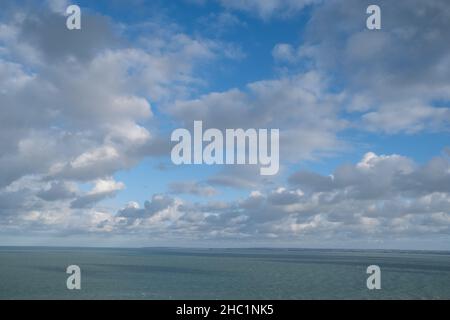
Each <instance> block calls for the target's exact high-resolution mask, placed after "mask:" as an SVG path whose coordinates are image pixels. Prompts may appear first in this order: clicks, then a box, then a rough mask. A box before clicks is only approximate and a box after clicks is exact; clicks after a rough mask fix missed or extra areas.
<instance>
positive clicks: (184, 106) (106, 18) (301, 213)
mask: <svg viewBox="0 0 450 320" xmlns="http://www.w3.org/2000/svg"><path fill="white" fill-rule="evenodd" d="M71 4H76V5H78V6H79V7H80V8H81V12H82V16H81V30H68V29H67V28H66V19H67V17H66V14H65V12H66V8H67V7H68V6H69V5H71ZM371 4H376V5H378V6H379V7H380V9H381V29H380V30H369V29H367V28H366V19H367V18H368V14H367V13H366V9H367V7H368V6H369V5H371ZM194 121H202V122H203V125H204V127H205V128H217V129H219V130H225V129H237V128H244V129H249V128H256V129H272V128H276V129H279V130H280V170H279V172H278V173H277V174H276V175H271V176H262V175H260V170H259V166H258V165H179V166H177V165H174V164H173V163H172V161H171V157H170V155H171V149H172V147H173V146H174V143H173V142H171V140H170V138H171V133H172V132H173V130H175V129H177V128H187V129H192V127H193V123H194ZM449 124H450V4H449V3H448V1H447V0H429V1H421V0H420V1H419V0H397V1H382V0H379V1H378V0H377V1H375V0H373V1H372V0H371V1H365V0H363V1H361V0H345V1H343V0H341V1H335V0H329V1H324V0H266V1H259V0H240V1H239V0H227V1H225V0H209V1H208V0H177V1H170V2H169V1H161V0H156V1H144V0H128V1H120V0H108V1H106V0H98V1H87V0H83V1H82V0H80V1H73V2H69V1H66V0H46V1H43V2H39V3H38V2H37V1H31V0H29V1H27V0H17V1H12V0H3V1H2V4H1V10H0V245H41V246H53V245H57V246H93V247H102V246H117V247H149V246H187V247H189V246H192V247H309V248H311V247H314V248H371V249H373V248H376V249H381V248H398V249H433V250H450V241H449V240H450V143H449V141H450V139H449V138H450V134H449V128H450V126H449Z"/></svg>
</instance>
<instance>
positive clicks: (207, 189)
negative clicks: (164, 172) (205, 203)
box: [169, 181, 217, 197]
mask: <svg viewBox="0 0 450 320" xmlns="http://www.w3.org/2000/svg"><path fill="white" fill-rule="evenodd" d="M169 189H170V192H171V193H174V194H192V195H196V196H203V197H211V196H214V195H216V194H217V190H216V189H214V188H213V187H211V186H208V185H205V184H202V183H198V182H190V181H188V182H174V183H171V184H170V185H169Z"/></svg>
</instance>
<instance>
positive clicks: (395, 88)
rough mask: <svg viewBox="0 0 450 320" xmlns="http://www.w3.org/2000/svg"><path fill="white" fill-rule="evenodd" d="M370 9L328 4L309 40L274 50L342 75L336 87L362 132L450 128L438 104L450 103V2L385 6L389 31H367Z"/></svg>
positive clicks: (310, 28) (310, 25) (309, 27)
mask: <svg viewBox="0 0 450 320" xmlns="http://www.w3.org/2000/svg"><path fill="white" fill-rule="evenodd" d="M369 4H371V2H369V1H357V0H355V1H353V0H352V1H327V2H324V4H323V5H322V6H318V7H316V9H315V11H314V14H313V16H312V19H311V20H310V21H309V23H308V25H307V29H306V31H305V40H304V42H303V43H302V44H301V45H300V46H299V47H298V48H296V49H294V48H290V47H285V45H283V44H280V45H278V46H277V47H275V49H274V52H278V51H280V50H281V49H283V48H284V51H283V50H281V51H282V52H281V53H283V52H284V55H285V56H286V55H287V56H290V52H291V51H293V52H297V53H298V55H297V56H298V58H299V63H300V61H301V63H305V61H309V62H310V64H311V65H312V66H313V67H314V68H315V69H316V70H319V71H321V72H323V73H324V74H332V75H335V77H334V80H335V81H334V83H335V85H336V86H342V87H344V88H345V89H344V92H343V93H345V94H346V95H347V99H348V102H347V104H348V108H347V110H349V111H350V112H354V113H355V116H356V117H358V115H360V116H361V117H360V119H359V121H355V122H356V123H355V125H357V126H358V128H359V129H361V130H369V131H373V132H384V133H389V134H396V133H405V132H406V133H417V132H421V131H432V132H439V131H447V130H448V125H449V120H450V114H449V108H448V106H446V105H445V104H444V106H439V105H437V104H436V102H437V101H441V102H445V101H447V102H448V101H449V100H450V87H449V84H450V78H449V73H448V72H445V71H444V70H448V67H449V63H450V45H449V43H450V38H449V33H448V32H447V30H448V29H449V28H450V23H449V21H450V11H449V10H448V3H447V1H445V0H433V1H427V2H422V1H404V0H401V1H395V2H392V1H378V2H377V5H379V6H380V8H381V14H382V28H381V30H376V31H372V30H367V29H366V28H365V19H366V18H367V15H366V14H365V10H366V8H367V6H368V5H369ZM430 17H433V18H430ZM337 26H338V27H337ZM280 46H281V47H280ZM277 48H278V49H277ZM280 48H281V49H280ZM281 53H280V52H278V56H280V54H281ZM292 60H293V59H292V58H290V59H287V61H288V62H292Z"/></svg>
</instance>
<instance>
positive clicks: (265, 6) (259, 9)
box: [220, 0, 321, 20]
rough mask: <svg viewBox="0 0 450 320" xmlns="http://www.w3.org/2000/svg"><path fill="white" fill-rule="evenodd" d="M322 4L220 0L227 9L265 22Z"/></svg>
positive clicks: (307, 0)
mask: <svg viewBox="0 0 450 320" xmlns="http://www.w3.org/2000/svg"><path fill="white" fill-rule="evenodd" d="M320 2H321V0H265V1H259V0H220V3H221V4H222V6H224V7H225V8H227V9H232V10H239V11H244V12H247V13H251V14H256V15H258V16H259V17H261V18H262V19H265V20H267V19H270V18H272V17H274V16H281V17H289V16H293V15H294V14H296V13H298V12H300V11H301V10H303V9H305V7H307V6H310V5H312V4H318V3H320Z"/></svg>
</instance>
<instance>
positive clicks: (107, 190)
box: [70, 179, 125, 209]
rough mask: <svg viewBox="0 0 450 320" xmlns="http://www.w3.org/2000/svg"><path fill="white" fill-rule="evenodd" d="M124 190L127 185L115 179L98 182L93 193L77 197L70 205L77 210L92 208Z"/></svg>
mask: <svg viewBox="0 0 450 320" xmlns="http://www.w3.org/2000/svg"><path fill="white" fill-rule="evenodd" d="M124 188H125V185H124V184H123V183H122V182H116V181H114V180H113V179H107V180H97V181H96V182H95V185H94V188H93V189H92V190H91V191H89V192H87V193H85V194H83V195H81V196H79V197H77V198H76V199H75V200H74V201H72V202H71V204H70V205H71V207H72V208H77V209H80V208H88V207H92V206H93V205H95V204H96V203H97V202H99V201H101V200H103V199H105V198H111V197H114V196H115V195H116V193H117V192H118V191H120V190H122V189H124Z"/></svg>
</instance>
